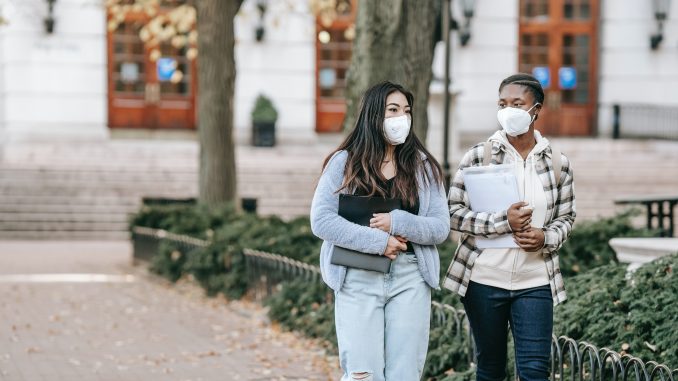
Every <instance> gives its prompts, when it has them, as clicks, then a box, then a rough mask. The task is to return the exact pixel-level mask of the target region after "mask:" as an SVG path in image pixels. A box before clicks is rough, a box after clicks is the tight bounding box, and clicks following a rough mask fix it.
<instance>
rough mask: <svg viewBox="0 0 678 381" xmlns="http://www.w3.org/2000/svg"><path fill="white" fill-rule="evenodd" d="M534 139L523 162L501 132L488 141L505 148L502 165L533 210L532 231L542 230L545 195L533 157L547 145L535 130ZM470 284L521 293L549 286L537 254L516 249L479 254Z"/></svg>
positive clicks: (546, 274) (544, 266)
mask: <svg viewBox="0 0 678 381" xmlns="http://www.w3.org/2000/svg"><path fill="white" fill-rule="evenodd" d="M534 137H535V139H536V140H537V145H535V147H534V148H533V149H532V151H530V153H529V154H528V155H527V158H526V159H525V160H523V158H522V157H521V156H520V154H519V153H518V151H516V149H515V148H513V146H512V145H511V143H509V141H508V139H507V138H506V133H505V132H504V131H497V132H496V133H495V134H494V135H492V137H490V139H489V140H490V141H493V142H500V143H501V144H502V145H503V146H504V147H506V156H505V159H504V164H513V168H514V173H515V175H516V179H517V180H518V191H519V194H520V199H521V200H523V201H525V202H527V203H528V204H529V205H530V206H532V207H534V210H533V212H532V227H535V228H542V227H543V226H544V221H545V220H546V193H545V192H544V187H543V185H542V183H541V181H540V180H539V175H538V174H537V169H536V165H535V164H536V160H538V157H535V156H536V155H537V154H539V153H540V152H541V151H543V150H544V149H546V148H547V147H548V146H549V141H548V140H547V139H546V138H544V137H542V136H541V134H540V133H539V131H536V130H535V131H534ZM471 280H472V281H473V282H476V283H481V284H484V285H488V286H493V287H499V288H503V289H506V290H521V289H526V288H532V287H538V286H544V285H547V284H549V277H548V271H547V269H546V263H545V262H544V258H543V257H542V254H541V251H537V252H526V251H525V250H523V249H520V248H511V249H509V248H506V249H485V250H483V252H482V253H481V255H479V256H478V258H477V259H476V261H475V263H474V264H473V269H472V270H471Z"/></svg>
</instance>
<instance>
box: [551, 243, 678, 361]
mask: <svg viewBox="0 0 678 381" xmlns="http://www.w3.org/2000/svg"><path fill="white" fill-rule="evenodd" d="M676 271H678V254H676V255H673V256H670V257H664V258H660V259H658V260H656V261H654V262H652V263H649V264H646V265H644V266H642V267H640V268H639V269H638V270H636V271H635V272H634V273H633V274H632V275H631V276H630V277H629V278H628V279H627V278H626V266H624V265H608V266H603V267H599V268H597V269H594V270H591V271H589V272H587V273H585V274H582V275H579V276H576V277H574V278H573V279H571V280H570V281H569V282H568V283H567V284H566V288H567V292H568V301H567V302H565V303H564V304H563V305H562V306H559V307H558V308H556V313H555V317H554V320H555V322H554V332H558V333H562V334H566V335H567V336H570V337H572V338H574V339H576V340H584V339H585V340H586V341H588V342H590V343H592V344H594V345H597V346H606V347H608V348H610V349H612V350H615V351H617V352H622V353H628V354H631V355H633V356H636V357H640V358H642V359H643V360H645V361H647V360H655V361H658V362H660V363H664V364H667V365H669V366H672V367H673V368H677V367H678V344H677V343H678V276H677V275H676Z"/></svg>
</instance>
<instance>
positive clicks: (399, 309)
mask: <svg viewBox="0 0 678 381" xmlns="http://www.w3.org/2000/svg"><path fill="white" fill-rule="evenodd" d="M334 303H335V308H334V310H335V312H334V313H335V324H336V328H337V339H338V343H339V361H340V362H341V368H342V369H343V371H344V375H343V377H342V378H341V380H342V381H349V380H362V381H419V380H420V379H421V375H422V372H423V369H424V362H425V361H426V351H427V349H428V335H429V324H430V316H431V288H430V287H429V286H428V284H426V282H425V281H424V279H423V278H422V276H421V273H420V272H419V268H418V264H417V258H416V256H415V255H414V254H413V253H404V254H399V255H398V257H397V258H396V259H395V260H394V262H393V263H392V264H391V272H390V273H388V274H382V273H378V272H374V271H365V270H359V269H348V271H347V273H346V278H345V280H344V284H343V286H342V288H341V290H340V291H338V292H336V293H335V302H334Z"/></svg>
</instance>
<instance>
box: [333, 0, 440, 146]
mask: <svg viewBox="0 0 678 381" xmlns="http://www.w3.org/2000/svg"><path fill="white" fill-rule="evenodd" d="M439 4H440V2H439V1H429V0H427V1H412V0H366V1H360V2H359V5H358V15H357V20H356V38H355V40H354V42H353V53H352V57H351V65H350V68H349V71H348V78H347V80H348V84H347V85H348V89H347V92H348V94H347V99H346V102H347V106H348V109H347V112H346V119H345V120H344V130H350V129H352V128H353V126H354V124H355V121H356V119H357V112H358V107H359V105H360V98H361V96H362V94H363V93H364V92H365V90H367V89H368V88H369V87H370V86H372V85H373V84H376V83H378V82H381V81H386V80H389V81H392V82H396V83H399V84H401V85H403V86H404V87H405V88H406V89H408V90H410V91H412V93H413V94H414V104H413V105H412V112H413V114H414V120H413V126H414V131H415V133H416V134H417V137H419V139H420V140H421V141H422V142H426V133H427V131H428V112H427V107H428V98H429V93H428V88H429V84H430V82H431V77H432V75H433V73H432V69H431V66H432V65H433V49H434V46H435V40H436V39H437V38H436V37H437V36H435V30H434V29H435V26H436V21H437V17H438V15H439V10H438V7H439Z"/></svg>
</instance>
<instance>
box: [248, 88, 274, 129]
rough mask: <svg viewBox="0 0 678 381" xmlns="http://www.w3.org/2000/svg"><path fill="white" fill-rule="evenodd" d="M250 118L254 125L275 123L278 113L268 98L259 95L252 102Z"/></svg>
mask: <svg viewBox="0 0 678 381" xmlns="http://www.w3.org/2000/svg"><path fill="white" fill-rule="evenodd" d="M251 117H252V122H254V123H275V121H276V120H278V111H277V110H276V109H275V106H273V102H271V100H270V99H269V98H268V97H266V96H264V95H259V96H258V97H257V100H256V101H255V102H254V108H253V109H252V114H251Z"/></svg>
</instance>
